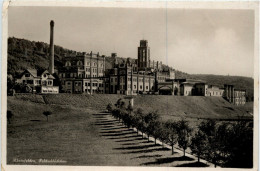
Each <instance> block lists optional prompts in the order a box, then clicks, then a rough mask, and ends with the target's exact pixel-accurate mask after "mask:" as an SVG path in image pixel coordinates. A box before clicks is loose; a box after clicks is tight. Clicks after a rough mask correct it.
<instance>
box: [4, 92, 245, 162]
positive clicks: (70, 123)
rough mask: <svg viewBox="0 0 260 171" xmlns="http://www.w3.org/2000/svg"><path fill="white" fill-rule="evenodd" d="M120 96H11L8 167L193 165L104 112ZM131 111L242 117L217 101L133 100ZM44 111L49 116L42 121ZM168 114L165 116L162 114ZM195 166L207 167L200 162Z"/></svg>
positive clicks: (242, 111)
mask: <svg viewBox="0 0 260 171" xmlns="http://www.w3.org/2000/svg"><path fill="white" fill-rule="evenodd" d="M119 98H123V96H122V95H93V96H91V95H81V94H79V95H69V94H59V95H47V96H41V95H30V94H28V95H16V96H12V97H8V101H7V105H8V110H10V111H12V112H13V114H14V116H13V118H12V119H11V124H8V125H7V163H8V164H55V165H56V164H62V165H63V164H65V165H99V166H101V165H103V166H107V165H109V166H140V165H141V166H197V165H198V163H196V160H195V159H194V158H191V157H182V153H175V154H174V155H171V151H170V150H169V149H166V148H162V146H159V145H154V142H147V139H142V138H141V136H140V135H137V133H136V132H134V131H133V130H131V129H127V128H125V127H124V126H123V125H122V124H121V123H118V122H117V121H115V120H114V119H113V118H112V117H111V115H109V114H108V113H104V112H103V111H104V110H105V108H106V105H107V104H108V103H112V104H114V103H115V102H116V101H117V100H118V99H119ZM134 103H135V105H134V106H135V108H137V107H142V108H145V109H146V111H147V112H149V111H152V110H158V111H159V113H160V114H161V115H162V117H163V119H165V120H167V119H178V118H181V117H186V118H188V119H191V120H194V121H195V120H196V121H197V120H198V118H217V119H228V118H232V119H234V118H236V117H237V116H238V115H244V114H245V115H247V110H248V109H249V107H247V108H246V109H245V108H242V107H239V108H238V107H235V106H233V105H231V104H229V103H227V102H226V101H224V100H223V99H221V98H208V97H207V98H205V97H173V96H147V95H146V96H145V95H144V96H137V97H136V98H135V102H134ZM43 111H51V112H52V115H50V116H49V120H48V122H47V120H46V117H45V116H44V115H43V114H42V112H43ZM167 111H168V112H167ZM16 159H18V160H22V159H35V160H36V161H38V160H39V159H47V160H51V159H56V160H62V161H64V162H63V163H39V162H36V163H22V162H14V161H15V160H16ZM200 166H207V165H205V164H202V163H200Z"/></svg>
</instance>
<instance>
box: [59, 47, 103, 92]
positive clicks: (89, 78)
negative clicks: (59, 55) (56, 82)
mask: <svg viewBox="0 0 260 171" xmlns="http://www.w3.org/2000/svg"><path fill="white" fill-rule="evenodd" d="M63 65H64V66H63V68H62V69H61V70H60V71H59V77H60V79H61V82H62V91H63V92H67V93H84V92H85V93H88V94H92V93H105V84H104V80H105V57H104V56H99V53H97V54H94V53H92V52H91V53H90V54H86V53H85V52H84V53H76V52H74V53H72V54H69V55H66V56H65V57H64V59H63Z"/></svg>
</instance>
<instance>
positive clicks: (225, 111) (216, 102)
mask: <svg viewBox="0 0 260 171" xmlns="http://www.w3.org/2000/svg"><path fill="white" fill-rule="evenodd" d="M124 97H125V96H124V95H116V94H94V95H85V94H57V95H34V94H22V95H15V96H14V97H8V100H9V101H8V103H9V104H8V105H11V104H12V101H13V100H21V101H30V102H34V103H39V104H48V105H59V106H60V105H61V106H62V105H70V106H74V107H85V108H91V109H93V110H105V109H106V106H107V104H108V103H112V104H115V103H116V101H117V100H118V99H119V98H124ZM12 99H13V100H12ZM126 102H127V101H126ZM134 108H135V109H137V108H143V109H144V111H145V112H151V111H156V110H157V111H158V112H159V114H160V115H161V116H162V118H163V119H165V120H168V119H175V118H181V117H183V118H189V119H208V118H214V119H237V118H238V117H239V116H247V117H249V118H252V116H251V115H249V114H248V112H252V109H251V110H249V109H250V108H243V107H237V106H235V105H233V104H230V103H228V102H227V101H225V100H224V99H223V98H221V97H202V96H190V97H185V96H163V95H138V96H135V97H134Z"/></svg>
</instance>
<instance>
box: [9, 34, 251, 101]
mask: <svg viewBox="0 0 260 171" xmlns="http://www.w3.org/2000/svg"><path fill="white" fill-rule="evenodd" d="M48 48H49V45H48V44H47V43H44V42H35V41H29V40H25V39H18V38H14V37H12V38H9V39H8V68H7V73H8V74H10V75H12V76H13V77H16V76H17V75H18V74H19V71H22V70H24V69H27V68H35V69H47V68H48V57H47V56H48ZM54 50H55V69H59V67H61V66H62V58H63V56H64V53H71V52H73V50H68V49H65V48H62V47H60V46H55V48H54ZM118 59H119V60H122V59H124V60H126V58H122V57H121V58H118ZM132 60H133V59H132ZM112 63H113V60H112V59H111V57H106V69H110V68H112ZM163 67H167V66H165V65H164V66H163ZM175 72H176V78H191V79H199V80H204V81H206V82H207V83H208V84H210V85H217V86H219V87H223V85H224V84H233V85H235V88H239V89H240V88H241V89H246V90H247V95H248V100H249V101H252V100H253V95H254V93H253V90H254V80H253V79H252V78H249V77H241V76H222V75H203V74H201V75H200V74H188V73H184V72H181V71H177V70H176V71H175Z"/></svg>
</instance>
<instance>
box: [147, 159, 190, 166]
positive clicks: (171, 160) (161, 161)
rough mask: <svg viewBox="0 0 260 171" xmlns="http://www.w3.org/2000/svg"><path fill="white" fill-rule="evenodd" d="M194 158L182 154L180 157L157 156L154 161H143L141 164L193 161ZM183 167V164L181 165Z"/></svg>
mask: <svg viewBox="0 0 260 171" xmlns="http://www.w3.org/2000/svg"><path fill="white" fill-rule="evenodd" d="M193 160H194V159H192V158H190V157H187V156H182V157H167V158H159V159H156V160H155V161H154V162H147V163H143V164H142V165H155V164H164V163H172V162H174V161H193ZM183 167H185V166H183Z"/></svg>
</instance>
